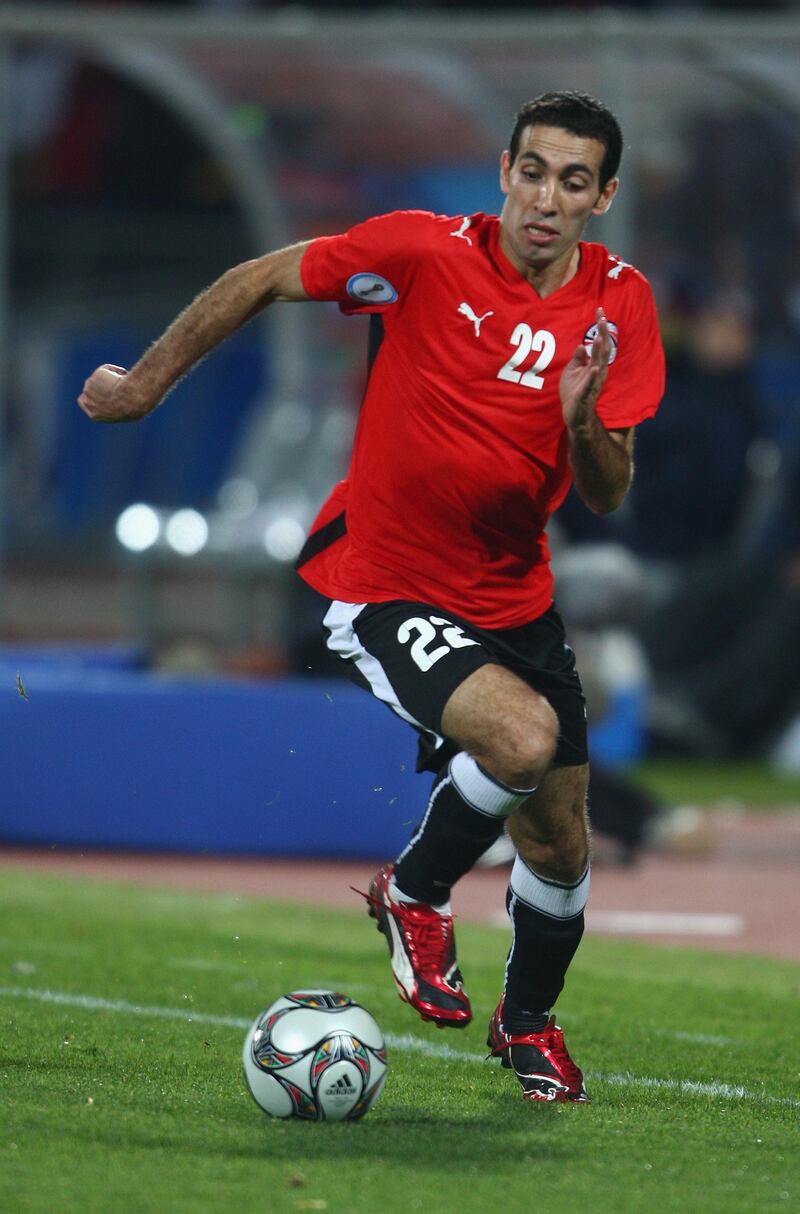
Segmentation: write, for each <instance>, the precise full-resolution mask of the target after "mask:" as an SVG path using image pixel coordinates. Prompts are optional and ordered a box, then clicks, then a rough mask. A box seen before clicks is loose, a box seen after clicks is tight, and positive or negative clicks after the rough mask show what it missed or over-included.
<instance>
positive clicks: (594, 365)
mask: <svg viewBox="0 0 800 1214" xmlns="http://www.w3.org/2000/svg"><path fill="white" fill-rule="evenodd" d="M596 320H597V334H596V336H595V339H594V341H593V342H592V348H591V352H590V351H588V350H587V349H586V347H585V346H584V345H583V344H581V345H580V346H578V348H577V350H576V351H575V353H574V354H573V356H572V358H571V359H570V360H569V362H568V363H567V365H566V367H565V368H564V371H563V373H562V375H561V382H560V384H559V389H560V393H561V409H562V413H563V416H564V425H565V426H566V427H567V429H568V430H581V429H583V427H585V426H586V425H588V424H590V423H591V420H592V418H593V417H594V416H595V406H596V405H597V398H598V396H599V395H600V390H601V388H602V387H603V384H604V383H605V380H606V375H607V373H608V362H609V359H610V357H611V348H612V347H611V334H610V333H609V331H608V321H607V320H606V318H605V313H604V312H603V309H602V308H598V309H597V313H596Z"/></svg>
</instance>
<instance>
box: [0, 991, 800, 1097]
mask: <svg viewBox="0 0 800 1214" xmlns="http://www.w3.org/2000/svg"><path fill="white" fill-rule="evenodd" d="M0 997H3V998H6V999H33V1000H35V1001H36V1002H38V1003H54V1004H59V1005H62V1006H65V1007H81V1008H85V1009H86V1010H87V1011H98V1012H124V1013H125V1014H126V1015H133V1016H155V1017H158V1018H160V1019H165V1020H183V1021H185V1023H187V1024H216V1025H221V1026H223V1027H225V1028H235V1029H249V1028H250V1025H251V1024H252V1023H253V1021H252V1020H246V1019H243V1018H242V1017H241V1016H214V1015H212V1014H210V1013H208V1012H192V1013H191V1015H190V1014H189V1012H188V1011H186V1010H185V1009H183V1008H176V1007H158V1006H154V1005H153V1004H139V1003H129V1002H127V1000H125V999H101V998H98V997H97V996H96V995H73V994H69V993H68V992H65V991H51V990H46V989H37V988H36V987H32V986H0ZM253 1019H255V1017H253ZM386 1044H387V1045H388V1046H390V1047H391V1049H394V1050H401V1051H402V1050H409V1051H413V1052H414V1053H417V1054H424V1055H426V1056H427V1057H429V1058H442V1059H444V1060H446V1061H448V1060H452V1061H454V1062H483V1061H484V1060H485V1058H486V1055H485V1054H471V1053H469V1052H468V1051H467V1050H457V1049H454V1048H453V1047H452V1046H450V1045H446V1044H445V1043H444V1042H438V1041H426V1040H425V1039H424V1038H421V1037H415V1036H414V1035H413V1034H412V1033H401V1034H394V1033H387V1034H386ZM587 1078H588V1079H590V1080H592V1079H596V1080H597V1081H598V1082H599V1083H610V1084H613V1085H615V1086H617V1087H638V1088H658V1089H659V1090H661V1091H667V1092H681V1093H690V1094H694V1095H700V1096H713V1097H716V1098H718V1099H721V1100H763V1101H766V1102H768V1103H769V1104H788V1105H792V1106H793V1107H800V1100H792V1099H789V1098H787V1097H781V1096H770V1095H768V1094H767V1093H765V1092H758V1091H752V1090H751V1089H750V1088H745V1087H739V1086H734V1085H732V1084H729V1083H699V1082H697V1081H695V1080H693V1079H657V1078H655V1077H653V1076H650V1075H634V1074H632V1073H631V1072H630V1071H627V1072H625V1073H624V1074H619V1075H616V1074H612V1075H606V1074H603V1073H601V1072H599V1071H597V1072H592V1071H589V1072H588V1073H587Z"/></svg>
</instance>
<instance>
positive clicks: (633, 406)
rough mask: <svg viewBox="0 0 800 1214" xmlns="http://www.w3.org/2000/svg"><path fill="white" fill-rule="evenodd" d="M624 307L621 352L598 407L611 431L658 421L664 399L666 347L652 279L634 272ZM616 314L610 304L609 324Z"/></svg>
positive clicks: (619, 326) (621, 319)
mask: <svg viewBox="0 0 800 1214" xmlns="http://www.w3.org/2000/svg"><path fill="white" fill-rule="evenodd" d="M620 302H621V304H622V308H621V315H620V318H619V321H618V322H617V327H618V333H617V353H616V357H615V359H614V361H613V363H612V364H611V366H610V367H609V369H608V377H607V379H606V382H605V384H604V385H603V390H602V392H601V393H600V399H599V400H598V402H597V415H598V417H599V418H600V420H601V421H602V423H603V425H604V426H605V427H606V428H607V429H609V430H611V429H619V430H623V429H627V428H628V427H629V426H637V425H638V424H639V422H643V421H645V420H646V419H647V418H648V417H653V416H654V414H655V412H656V410H657V409H658V406H659V404H660V402H661V397H662V396H663V395H664V379H665V370H664V347H663V345H662V344H661V334H660V332H659V327H658V314H657V312H656V305H655V300H654V299H653V292H652V290H651V289H650V284H649V283H648V282H647V279H646V278H644V276H643V275H641V274H639V273H638V272H637V271H633V272H632V273H631V274H630V276H629V278H628V282H627V283H626V292H625V299H624V300H621V301H620ZM615 312H616V307H613V308H612V306H611V301H609V307H608V308H607V309H606V314H607V316H608V317H609V320H612V319H614V313H615Z"/></svg>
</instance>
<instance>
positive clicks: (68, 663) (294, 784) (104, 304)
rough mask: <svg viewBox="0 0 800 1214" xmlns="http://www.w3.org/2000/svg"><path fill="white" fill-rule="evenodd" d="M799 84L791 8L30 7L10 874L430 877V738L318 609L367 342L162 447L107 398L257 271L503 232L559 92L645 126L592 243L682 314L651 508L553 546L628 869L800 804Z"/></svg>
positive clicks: (345, 323)
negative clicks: (330, 638)
mask: <svg viewBox="0 0 800 1214" xmlns="http://www.w3.org/2000/svg"><path fill="white" fill-rule="evenodd" d="M798 61H800V12H798V6H797V5H795V4H783V5H782V4H772V5H765V4H761V5H759V6H758V10H757V11H752V10H750V9H748V8H747V7H745V6H742V5H739V4H736V3H730V4H724V5H723V4H688V3H687V4H669V3H663V4H658V3H641V4H631V5H619V6H617V7H615V8H614V9H610V8H606V7H603V6H598V5H594V4H589V3H587V4H583V5H577V6H571V7H567V6H563V7H562V6H561V5H559V4H550V5H548V6H547V7H546V8H543V9H542V10H536V9H532V8H531V7H530V6H529V5H524V6H523V5H519V6H515V5H513V4H508V5H506V6H504V8H503V9H502V11H499V12H497V13H495V12H491V13H490V12H489V11H488V10H487V9H486V8H485V7H484V6H481V5H478V4H475V5H473V4H454V3H446V2H442V3H439V4H427V3H422V2H419V3H412V4H404V5H383V4H379V3H370V4H363V5H356V4H352V5H350V6H342V5H335V6H334V5H328V4H324V3H322V4H315V5H311V6H299V5H292V6H290V7H279V6H274V5H270V4H266V3H259V2H258V0H254V2H251V3H248V2H247V0H238V2H237V0H216V2H213V0H208V2H206V3H201V2H195V3H189V2H186V3H183V4H180V5H178V4H171V5H161V4H156V3H151V4H148V5H140V6H135V7H130V6H128V5H124V4H115V3H106V4H103V3H96V4H87V5H78V4H70V3H61V4H13V3H12V4H4V5H0V161H2V170H3V171H2V173H0V428H1V429H2V447H1V449H0V505H1V506H2V524H1V530H0V675H2V693H1V694H0V713H2V722H1V723H0V724H1V727H2V733H3V738H4V741H3V751H4V754H3V756H2V757H1V758H0V776H2V779H1V780H0V786H1V787H2V791H0V841H5V842H10V843H30V842H34V843H46V844H52V843H58V844H59V845H67V846H83V845H86V846H90V845H100V846H106V845H109V846H127V847H144V848H168V849H169V848H178V849H182V848H184V849H188V850H192V849H194V850H201V849H204V848H206V849H208V848H210V849H212V850H223V851H252V850H255V851H262V852H274V853H277V854H297V853H306V854H307V853H311V854H315V853H316V854H320V853H322V854H326V855H327V854H341V855H350V854H356V855H372V854H380V855H383V854H387V853H388V852H389V850H390V849H391V848H392V847H394V846H395V843H396V841H397V840H402V839H404V838H405V836H406V835H407V832H408V823H409V821H410V820H411V815H412V814H415V813H416V807H417V806H418V804H419V803H420V799H421V798H422V797H424V790H421V789H420V787H419V786H418V781H416V778H415V777H414V776H413V745H412V744H413V738H412V737H411V736H410V735H407V732H406V728H405V726H402V725H401V724H400V723H399V722H397V721H395V720H393V719H392V718H391V717H390V715H389V714H388V713H386V712H385V710H383V709H382V708H381V707H380V706H378V705H375V704H373V703H372V702H370V701H368V699H367V697H365V696H363V695H360V694H359V693H358V692H356V691H355V690H351V689H350V687H349V686H348V685H346V684H345V683H339V682H338V681H337V680H338V674H337V672H336V671H335V670H334V668H333V667H332V665H331V663H330V661H329V660H328V658H327V657H326V655H325V653H324V651H323V649H322V646H321V633H320V628H319V620H320V616H321V611H320V603H319V602H318V601H317V600H316V598H315V596H314V595H313V594H312V593H311V592H310V591H307V590H305V589H304V588H303V586H302V585H301V584H300V583H299V581H298V580H297V579H296V577H295V576H294V574H293V572H292V562H293V560H294V558H295V557H296V555H297V553H298V552H299V550H300V547H301V545H302V542H303V539H304V536H305V534H306V530H307V528H308V526H309V524H310V522H311V520H312V519H313V517H314V513H315V511H316V509H317V507H318V506H319V504H320V503H321V501H322V500H323V499H324V498H325V496H326V495H327V493H328V491H329V488H330V486H331V485H332V483H333V482H334V481H335V480H336V479H338V478H339V477H340V476H341V475H343V473H344V471H345V469H346V464H347V457H348V452H349V444H350V439H351V436H352V431H353V426H354V421H355V417H356V414H357V411H358V406H359V401H360V397H361V393H362V390H363V385H364V371H365V354H366V329H365V324H366V322H365V321H362V320H360V319H359V320H354V319H345V318H343V317H342V316H341V315H340V314H339V312H338V310H337V309H336V308H335V307H334V306H328V305H315V306H314V307H277V308H274V309H272V310H271V311H270V312H268V313H267V314H265V316H264V317H263V318H259V319H257V320H256V321H254V322H253V323H251V324H250V325H249V326H248V327H247V328H246V329H245V330H243V331H242V332H240V333H239V334H237V335H236V336H235V337H234V338H232V339H231V340H230V341H229V342H228V343H227V344H226V345H225V346H224V347H222V348H221V349H220V350H218V351H217V352H216V353H214V354H213V356H212V357H210V358H209V359H208V360H207V361H206V362H205V363H204V364H203V365H202V366H201V367H200V368H198V369H197V370H196V371H195V372H194V373H193V374H192V375H191V377H189V378H188V379H187V380H186V381H184V383H183V384H182V385H180V386H179V388H178V389H177V390H176V391H175V393H174V395H173V396H172V397H171V399H170V401H169V403H168V405H167V406H166V407H165V408H163V409H161V410H159V411H158V412H157V413H156V414H155V415H153V416H152V417H151V418H149V419H148V420H147V421H146V422H144V423H143V424H141V425H140V426H134V427H99V426H94V425H92V423H90V422H89V421H88V420H87V419H86V418H85V417H84V416H83V414H82V413H80V411H79V410H78V409H77V407H76V405H75V403H74V402H75V397H76V395H77V394H78V393H79V391H80V389H81V386H82V384H83V381H84V379H85V378H86V376H87V375H88V374H89V373H90V372H91V370H92V369H93V368H94V367H95V366H96V365H98V364H99V363H102V362H111V363H116V364H120V365H123V366H129V365H131V364H132V363H133V362H134V361H135V360H136V358H137V357H138V356H139V354H140V353H141V352H142V351H143V349H144V348H145V347H146V346H147V345H148V343H149V342H151V341H152V340H153V339H154V338H155V337H157V336H158V335H159V333H160V332H161V331H162V330H163V328H164V327H165V326H166V324H167V323H168V322H169V321H170V320H171V319H172V318H173V316H174V315H175V314H176V313H177V312H178V311H179V310H180V309H181V308H182V307H183V306H185V305H186V303H188V302H189V300H190V299H191V298H192V297H193V296H194V295H195V294H196V293H197V292H198V291H199V290H201V289H202V288H203V287H204V286H205V285H207V284H208V283H209V282H211V281H212V280H213V279H214V278H216V277H217V276H218V275H219V274H220V273H222V272H223V271H224V270H225V269H227V268H228V267H229V266H231V265H233V264H235V263H237V262H239V261H242V260H244V259H246V258H249V257H253V256H257V255H258V254H259V253H262V252H264V251H267V250H268V249H271V248H275V247H279V246H281V245H283V244H286V243H289V242H291V241H294V240H299V239H305V238H309V237H312V236H314V235H320V234H326V233H333V232H338V231H341V230H343V229H344V228H346V227H347V226H348V225H350V224H351V223H353V222H356V221H358V220H361V219H363V218H365V217H367V216H369V215H371V214H375V213H378V212H381V211H386V210H392V209H396V208H405V207H420V208H424V209H429V210H432V211H436V212H444V213H449V214H464V213H467V212H471V211H475V210H485V211H492V212H494V211H497V210H498V209H499V206H500V205H501V197H500V195H499V191H498V187H497V161H498V156H499V153H500V151H501V150H502V149H503V148H504V147H505V146H506V144H507V141H508V135H509V132H510V129H511V125H512V121H513V115H514V113H515V111H516V110H517V108H518V107H519V106H520V105H521V104H522V103H523V102H524V101H525V100H527V99H529V98H531V97H533V96H535V95H536V94H538V93H540V92H543V91H545V90H547V89H561V88H575V89H579V90H582V91H586V92H590V93H592V94H595V95H597V96H598V97H600V98H602V99H603V100H604V101H606V103H607V104H609V105H610V107H611V108H612V109H613V110H614V111H615V112H616V113H617V114H618V116H619V117H620V119H621V122H622V126H623V129H624V133H625V154H624V158H623V165H622V189H621V191H620V194H619V196H618V200H617V201H616V202H615V205H614V208H613V209H612V211H611V212H610V213H609V215H608V216H607V217H606V218H605V219H603V221H602V224H601V225H598V226H597V227H596V228H595V229H594V231H592V232H590V233H589V237H590V238H594V239H597V240H600V241H602V242H603V243H604V244H606V245H607V246H608V247H609V248H610V249H611V250H612V251H613V252H615V253H618V254H620V255H621V256H622V257H623V258H625V259H626V260H628V261H631V262H633V263H634V264H635V265H637V266H638V267H639V268H640V269H642V270H643V271H644V273H645V274H646V275H647V276H648V278H649V279H650V281H651V283H652V285H653V288H654V290H655V293H656V297H657V301H658V304H659V309H660V315H661V320H662V326H663V337H664V342H665V346H666V349H667V355H668V371H669V374H668V388H667V395H666V398H665V401H664V403H663V405H662V408H661V411H660V413H659V415H658V417H657V419H656V420H655V421H653V422H649V423H645V424H644V425H643V426H642V427H641V429H640V432H639V436H638V439H637V451H636V457H637V458H636V462H637V475H636V480H635V483H634V487H633V490H632V492H631V494H630V497H629V499H628V501H627V502H626V504H625V505H624V507H623V508H622V509H621V510H620V511H619V512H617V513H616V514H615V515H613V516H611V517H610V518H605V519H596V518H594V517H593V516H591V515H590V514H589V513H588V512H587V511H586V510H585V509H584V508H583V507H582V506H581V504H580V502H578V501H577V500H573V499H572V498H571V499H569V500H568V502H567V503H566V505H565V506H564V508H563V509H562V511H561V512H560V514H559V516H558V518H557V519H556V520H555V521H554V524H553V527H552V541H553V548H554V551H555V557H556V560H555V564H556V573H557V585H558V594H557V604H558V606H559V607H560V609H561V611H562V614H563V615H564V616H565V618H566V620H567V624H568V626H569V628H570V629H571V631H572V633H573V635H574V637H575V638H576V648H577V649H578V650H579V657H580V660H581V665H582V669H583V673H584V677H585V682H586V685H587V692H588V697H589V706H590V721H591V727H592V738H593V755H594V759H595V766H596V774H595V777H594V779H595V784H594V786H593V807H594V809H595V813H596V821H597V825H598V827H599V828H600V831H601V840H602V836H603V832H604V831H605V832H606V833H607V839H608V841H609V855H610V856H611V857H612V858H613V859H616V860H622V861H630V860H633V859H635V858H636V856H637V854H638V850H639V849H640V848H641V847H642V846H645V845H647V844H648V843H649V844H652V845H654V846H657V845H658V844H659V840H661V842H663V841H664V840H667V839H668V840H670V841H671V842H672V843H674V841H675V840H676V839H680V838H681V837H684V836H685V840H686V846H690V847H698V848H703V847H707V846H713V843H709V835H708V831H707V822H706V820H705V818H703V819H702V820H699V819H698V817H697V813H696V810H697V807H698V806H699V807H701V808H702V807H703V806H707V805H709V804H714V805H717V804H720V803H723V804H727V805H728V806H732V807H734V808H735V807H736V806H744V807H750V806H752V805H753V804H756V803H758V804H761V803H766V804H780V805H794V806H795V807H796V804H797V802H798V800H800V795H799V793H798V790H800V644H798V640H800V340H799V339H800V124H799V123H798V118H800V77H798V73H797V63H798ZM362 701H363V704H362ZM340 709H341V711H339V710H340ZM323 790H324V791H323ZM280 798H283V800H282V801H281V806H282V807H284V808H285V807H286V805H287V803H288V802H291V805H292V806H293V807H295V808H298V809H299V810H300V811H301V812H300V813H298V814H296V815H295V817H294V819H292V817H291V815H289V819H288V820H287V817H286V815H284V814H281V815H275V814H271V812H270V806H273V805H275V804H276V803H277V802H278V801H279V800H280ZM378 803H379V804H380V811H381V812H380V813H379V814H376V812H375V809H376V805H378ZM334 807H336V808H335V809H334ZM343 807H346V809H343ZM237 815H239V817H237ZM301 818H302V822H301V821H300V819H301ZM234 819H236V820H235V821H234Z"/></svg>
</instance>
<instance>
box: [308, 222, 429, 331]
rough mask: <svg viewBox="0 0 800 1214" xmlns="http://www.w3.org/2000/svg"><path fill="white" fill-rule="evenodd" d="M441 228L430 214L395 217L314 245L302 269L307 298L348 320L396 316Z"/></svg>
mask: <svg viewBox="0 0 800 1214" xmlns="http://www.w3.org/2000/svg"><path fill="white" fill-rule="evenodd" d="M435 226H436V220H435V217H434V216H433V215H431V214H430V213H429V212H427V211H394V212H392V213H390V214H388V215H378V216H376V217H375V218H374V219H368V220H367V221H366V222H365V223H360V224H357V225H356V226H355V227H353V228H350V229H349V231H347V232H344V233H342V235H341V236H321V237H319V238H318V239H317V240H313V241H312V242H311V244H310V245H309V246H308V248H307V249H306V252H305V255H304V257H303V260H302V262H301V265H300V273H301V276H302V280H303V286H304V288H305V290H306V293H307V294H308V295H309V296H310V297H311V298H312V299H319V300H332V301H334V302H336V303H338V304H339V306H340V308H341V309H342V311H343V312H346V313H348V314H349V313H353V312H355V313H369V312H387V311H390V310H391V309H393V308H395V307H396V306H397V305H399V304H400V305H401V304H402V302H403V298H404V296H405V294H406V292H407V291H408V289H409V287H410V286H411V284H412V282H413V279H414V276H415V273H416V270H417V268H418V266H419V264H420V261H421V259H422V258H423V257H424V256H425V253H426V252H427V250H428V249H429V248H430V245H431V241H432V238H433V235H434V231H435Z"/></svg>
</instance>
